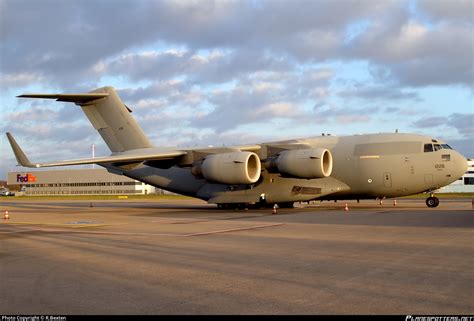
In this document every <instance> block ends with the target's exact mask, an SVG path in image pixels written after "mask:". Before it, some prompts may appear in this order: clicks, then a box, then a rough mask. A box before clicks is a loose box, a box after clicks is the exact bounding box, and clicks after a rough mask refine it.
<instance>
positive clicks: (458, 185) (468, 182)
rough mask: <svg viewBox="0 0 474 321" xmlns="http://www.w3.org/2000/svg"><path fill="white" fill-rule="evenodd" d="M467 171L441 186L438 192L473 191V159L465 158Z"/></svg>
mask: <svg viewBox="0 0 474 321" xmlns="http://www.w3.org/2000/svg"><path fill="white" fill-rule="evenodd" d="M467 165H468V167H467V171H466V173H465V174H464V175H463V176H462V177H461V178H459V179H458V180H457V181H455V182H453V183H451V184H449V185H447V186H445V187H442V188H440V189H439V190H438V192H439V193H474V159H470V158H468V159H467Z"/></svg>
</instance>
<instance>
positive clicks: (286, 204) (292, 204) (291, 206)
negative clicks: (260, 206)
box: [278, 202, 294, 208]
mask: <svg viewBox="0 0 474 321" xmlns="http://www.w3.org/2000/svg"><path fill="white" fill-rule="evenodd" d="M278 207H280V208H293V207H294V202H284V203H278Z"/></svg>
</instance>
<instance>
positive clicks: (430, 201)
mask: <svg viewBox="0 0 474 321" xmlns="http://www.w3.org/2000/svg"><path fill="white" fill-rule="evenodd" d="M438 205H439V199H438V198H437V197H434V196H430V197H428V198H427V199H426V206H428V207H436V206H438Z"/></svg>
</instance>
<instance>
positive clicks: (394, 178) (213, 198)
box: [7, 87, 467, 208]
mask: <svg viewBox="0 0 474 321" xmlns="http://www.w3.org/2000/svg"><path fill="white" fill-rule="evenodd" d="M18 97H22V98H49V99H56V100H57V101H63V102H73V103H75V104H76V105H78V106H80V107H81V108H82V110H83V111H84V113H85V114H86V116H87V117H88V118H89V120H90V122H91V123H92V125H93V126H94V128H95V129H96V130H97V131H98V132H99V134H100V135H101V136H102V138H103V139H104V141H105V142H106V144H107V146H108V147H109V148H110V150H111V151H112V153H111V155H110V156H105V157H96V158H88V159H77V160H66V161H56V162H47V163H33V162H31V161H30V160H29V159H28V157H27V156H26V155H25V153H24V152H23V151H22V149H21V148H20V146H19V145H18V144H17V142H16V141H15V139H14V138H13V136H12V135H11V134H10V133H7V137H8V140H9V141H10V144H11V146H12V149H13V152H14V154H15V157H16V159H17V161H18V163H19V165H21V166H24V167H35V168H36V167H49V166H69V165H84V164H98V165H100V166H103V167H105V168H106V169H107V170H108V171H109V172H112V173H115V174H120V175H125V176H128V177H131V178H133V179H136V180H139V181H142V182H145V183H147V184H150V185H153V186H156V187H159V188H162V189H165V190H168V191H171V192H175V193H179V194H184V195H188V196H192V197H196V198H200V199H203V200H206V201H208V202H209V203H214V204H217V205H218V207H219V208H229V207H244V206H257V207H259V206H268V205H273V204H278V205H280V206H281V207H292V206H293V203H294V202H297V201H310V200H315V199H320V200H343V199H346V200H347V199H357V200H359V199H376V198H385V197H396V196H404V195H410V194H416V193H421V192H426V193H429V194H430V196H429V197H428V198H427V199H426V205H427V206H429V207H436V206H438V204H439V200H438V198H436V197H434V196H433V191H434V190H436V189H438V188H440V187H442V186H444V185H448V184H450V183H452V182H454V181H455V180H457V179H459V177H461V176H462V175H463V174H464V172H465V171H466V169H467V162H466V159H465V158H464V157H463V156H462V155H461V154H459V153H458V152H456V151H454V150H453V149H452V148H451V147H450V146H449V145H447V144H446V143H445V142H442V141H440V140H438V139H435V138H432V137H426V136H421V135H415V134H402V133H393V134H369V135H354V136H345V137H336V136H327V135H326V136H319V137H312V138H304V139H294V140H287V141H279V142H271V143H262V144H255V145H244V146H233V147H216V148H210V147H204V148H198V147H193V148H168V147H155V146H153V145H152V144H151V143H150V141H149V140H148V138H147V136H146V135H145V133H144V132H143V130H142V129H141V128H140V126H139V125H138V123H137V122H136V121H135V119H134V118H133V117H132V116H131V110H130V109H129V108H128V107H127V106H126V105H124V103H123V102H122V101H121V99H120V98H119V96H118V95H117V93H116V91H115V89H114V88H113V87H103V88H99V89H96V90H94V91H91V92H89V93H85V94H26V95H20V96H18Z"/></svg>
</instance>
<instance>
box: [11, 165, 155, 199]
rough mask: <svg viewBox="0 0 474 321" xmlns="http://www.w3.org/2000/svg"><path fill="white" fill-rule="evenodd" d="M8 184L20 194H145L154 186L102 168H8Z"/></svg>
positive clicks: (153, 191) (152, 191)
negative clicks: (11, 170)
mask: <svg viewBox="0 0 474 321" xmlns="http://www.w3.org/2000/svg"><path fill="white" fill-rule="evenodd" d="M7 184H8V185H20V190H21V191H22V192H24V195H146V194H152V193H156V192H159V193H162V191H161V190H155V187H153V186H151V185H147V184H145V183H142V182H139V181H136V180H134V179H131V178H128V177H126V176H122V175H116V174H112V173H109V172H107V170H105V169H102V168H95V169H90V168H89V169H68V170H48V171H43V170H42V171H21V172H9V173H8V177H7Z"/></svg>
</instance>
